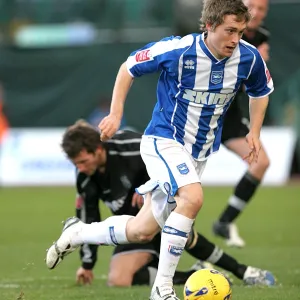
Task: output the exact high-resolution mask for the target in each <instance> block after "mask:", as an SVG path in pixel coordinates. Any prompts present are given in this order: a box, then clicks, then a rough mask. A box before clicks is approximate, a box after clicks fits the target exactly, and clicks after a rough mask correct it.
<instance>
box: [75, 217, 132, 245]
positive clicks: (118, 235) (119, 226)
mask: <svg viewBox="0 0 300 300" xmlns="http://www.w3.org/2000/svg"><path fill="white" fill-rule="evenodd" d="M131 218H132V216H128V215H123V216H112V217H109V218H107V219H106V220H104V221H102V222H95V223H91V224H83V225H82V228H81V230H80V231H79V232H78V233H77V234H76V235H73V236H72V240H71V243H72V244H73V245H74V246H76V245H82V244H95V245H101V244H102V245H113V246H116V245H118V244H128V243H129V242H128V239H127V236H126V224H127V222H128V220H129V219H131Z"/></svg>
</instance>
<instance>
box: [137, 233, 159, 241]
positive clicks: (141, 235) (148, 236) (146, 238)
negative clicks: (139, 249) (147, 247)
mask: <svg viewBox="0 0 300 300" xmlns="http://www.w3.org/2000/svg"><path fill="white" fill-rule="evenodd" d="M154 236H155V234H149V233H144V232H141V231H138V232H137V233H136V239H137V240H138V241H139V243H141V244H144V243H149V242H151V241H152V240H153V238H154Z"/></svg>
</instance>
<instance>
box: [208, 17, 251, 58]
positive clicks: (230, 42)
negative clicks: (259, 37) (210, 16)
mask: <svg viewBox="0 0 300 300" xmlns="http://www.w3.org/2000/svg"><path fill="white" fill-rule="evenodd" d="M246 25H247V24H246V23H245V22H243V21H242V22H239V21H237V20H236V16H235V15H226V16H225V17H224V22H223V23H222V24H221V25H219V26H217V27H216V28H212V26H211V25H210V24H207V25H206V27H207V30H208V35H207V39H206V44H207V46H208V48H209V50H210V51H211V52H212V54H213V55H214V56H215V57H216V58H217V59H222V58H225V57H230V56H231V55H232V53H233V51H234V49H235V48H236V46H237V45H238V43H239V41H240V39H241V37H242V35H243V33H244V30H245V29H246Z"/></svg>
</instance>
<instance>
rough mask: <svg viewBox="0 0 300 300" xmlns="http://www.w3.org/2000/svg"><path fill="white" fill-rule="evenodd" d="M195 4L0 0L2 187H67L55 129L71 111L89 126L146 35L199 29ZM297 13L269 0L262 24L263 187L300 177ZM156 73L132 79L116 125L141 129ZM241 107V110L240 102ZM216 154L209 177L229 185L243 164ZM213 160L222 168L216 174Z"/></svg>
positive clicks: (284, 2)
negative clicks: (266, 73)
mask: <svg viewBox="0 0 300 300" xmlns="http://www.w3.org/2000/svg"><path fill="white" fill-rule="evenodd" d="M201 6H202V4H201V1H199V0H163V1H161V0H0V140H1V148H0V151H1V152H0V185H3V186H6V185H12V186H15V185H16V186H18V185H57V184H58V185H68V184H73V181H74V176H73V175H74V173H73V167H72V166H71V165H70V164H69V163H68V162H67V161H66V160H65V159H64V157H63V155H62V153H61V151H60V147H59V142H60V138H61V133H62V131H63V130H64V129H65V127H66V126H69V125H71V124H72V123H73V122H74V121H76V120H77V119H79V118H85V119H87V120H88V121H89V122H90V123H92V124H94V125H97V124H98V122H99V120H101V118H102V117H103V116H104V115H106V114H107V112H108V109H109V105H110V99H111V92H112V88H113V84H114V80H115V76H116V73H117V71H118V68H119V65H120V64H121V63H122V62H123V61H125V60H126V58H127V56H128V55H129V54H130V53H131V52H132V51H133V50H135V49H137V48H139V47H141V46H143V45H144V44H146V43H148V42H150V41H156V40H159V39H160V38H162V37H164V36H168V35H181V34H186V33H187V32H197V31H198V19H199V16H200V13H201ZM299 10H300V1H296V0H294V1H292V0H281V1H280V0H271V1H270V5H269V12H268V16H267V19H266V23H265V25H266V26H267V28H268V29H269V30H270V32H271V39H270V47H271V50H270V57H271V59H270V61H269V63H268V66H269V69H270V71H271V74H272V77H273V80H274V83H275V92H274V93H273V94H272V95H271V101H270V105H269V109H268V111H267V116H266V120H265V124H264V125H265V128H264V131H263V142H264V143H265V146H266V149H267V152H268V154H269V156H270V158H271V168H270V170H269V171H268V174H267V175H266V178H265V183H266V184H275V185H276V184H284V183H286V182H287V181H289V180H290V178H297V176H299V175H300V143H299V136H300V60H299V53H300V36H299V32H298V25H299V15H298V12H299ZM157 77H158V74H154V75H151V76H146V77H144V78H141V79H138V80H137V81H136V83H135V85H134V86H133V88H132V89H131V92H130V94H129V97H128V101H127V104H126V110H125V116H124V119H123V122H122V127H123V128H124V127H126V126H127V127H130V128H133V129H135V130H137V131H141V132H142V131H143V130H144V128H145V126H146V125H147V123H148V121H149V119H150V117H151V113H152V109H153V106H154V103H155V102H156V97H155V92H156V80H157ZM240 104H241V106H242V108H243V111H244V113H245V116H247V110H248V102H247V99H245V101H243V102H242V103H240ZM221 152H223V156H221V155H217V156H215V157H214V158H213V159H212V162H210V163H209V166H208V171H207V172H206V173H207V174H205V176H206V177H205V178H204V182H205V183H207V184H218V185H219V184H221V185H222V184H233V183H234V182H236V180H237V179H238V178H239V177H240V175H241V174H242V173H243V172H244V170H245V168H246V166H244V164H243V162H241V161H239V160H238V159H237V158H236V157H235V156H233V155H232V156H231V154H230V153H228V152H227V151H226V150H225V149H222V150H221ZM224 156H226V157H227V159H224ZM220 164H221V167H220ZM272 165H273V168H272ZM216 166H218V168H219V169H221V170H223V169H224V172H223V173H222V172H220V174H219V175H218V176H219V177H218V178H216V177H215V175H216V174H215V173H214V170H215V169H214V168H215V167H216ZM228 167H229V168H228ZM228 172H229V174H228ZM213 175H214V176H213Z"/></svg>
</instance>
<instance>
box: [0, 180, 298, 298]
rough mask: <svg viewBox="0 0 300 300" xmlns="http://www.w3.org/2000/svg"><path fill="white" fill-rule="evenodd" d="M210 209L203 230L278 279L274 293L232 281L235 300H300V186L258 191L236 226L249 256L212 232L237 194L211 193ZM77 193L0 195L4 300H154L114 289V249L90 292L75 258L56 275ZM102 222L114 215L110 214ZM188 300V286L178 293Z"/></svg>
mask: <svg viewBox="0 0 300 300" xmlns="http://www.w3.org/2000/svg"><path fill="white" fill-rule="evenodd" d="M204 192H205V200H204V207H203V209H202V211H201V213H200V215H199V217H198V220H197V223H196V226H197V228H198V230H200V231H201V232H202V233H204V234H205V235H206V237H208V238H209V239H211V240H213V241H215V242H216V243H217V244H218V245H219V246H222V247H223V249H224V250H225V251H227V252H228V253H230V254H232V255H233V256H235V257H236V258H237V259H238V260H240V261H241V262H243V263H246V264H250V265H253V266H257V267H260V268H266V269H269V270H270V271H272V272H273V273H274V274H275V276H276V277H277V280H278V285H277V286H276V287H273V288H258V287H245V286H243V284H242V282H240V281H239V280H238V279H235V280H234V286H233V299H234V300H235V299H241V300H296V299H300V234H299V230H300V187H297V186H287V187H278V188H274V187H272V188H262V189H260V190H259V191H258V192H257V194H256V196H255V198H254V199H253V202H252V203H251V204H250V205H249V207H248V209H247V210H246V211H245V213H244V214H243V216H242V217H241V218H240V219H239V220H238V222H237V223H238V225H239V229H240V232H241V235H242V236H243V237H244V238H245V239H246V242H247V246H246V248H244V249H241V250H239V249H230V248H227V247H226V246H225V245H224V242H223V241H222V240H220V239H216V238H215V237H214V236H212V233H211V224H212V221H213V220H214V219H215V218H216V217H217V216H218V214H219V213H220V211H221V208H222V207H223V205H224V204H225V203H226V201H227V198H228V196H229V195H230V193H231V188H216V187H214V188H211V187H209V188H205V191H204ZM74 194H75V191H74V189H73V188H62V187H59V188H55V187H51V188H14V189H11V188H2V189H0V204H1V209H0V226H1V233H0V300H17V299H18V300H59V299H63V300H77V299H78V300H79V299H80V300H100V299H101V300H106V299H107V300H115V299H141V300H142V299H148V297H149V290H150V289H149V287H136V288H108V287H107V286H106V274H107V271H108V264H109V258H110V255H111V252H112V248H111V247H101V248H100V249H99V255H98V263H97V266H96V268H95V270H94V272H95V276H96V279H95V281H94V283H93V285H91V286H88V287H87V286H84V287H82V286H76V285H75V272H76V270H77V268H78V267H79V258H78V257H79V254H78V253H74V254H72V255H70V256H69V257H67V258H66V260H65V261H64V262H63V263H62V264H61V265H60V266H59V267H58V268H57V269H55V270H52V271H49V270H48V269H47V268H46V265H45V264H44V257H45V254H46V253H45V249H46V248H48V247H49V246H50V245H51V243H52V241H54V240H55V239H56V238H57V237H58V235H59V233H60V230H61V226H62V225H61V221H62V220H64V219H66V218H67V217H69V216H71V215H73V214H74V198H75V197H74ZM104 210H105V214H103V215H104V216H108V214H109V213H108V211H107V209H106V208H104ZM193 262H194V259H193V258H191V257H190V256H188V255H187V254H184V256H183V257H182V259H181V261H180V265H179V269H188V268H189V267H190V266H191V265H192V264H193ZM177 293H178V296H179V297H181V298H182V296H181V295H182V287H181V286H178V287H177Z"/></svg>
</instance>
